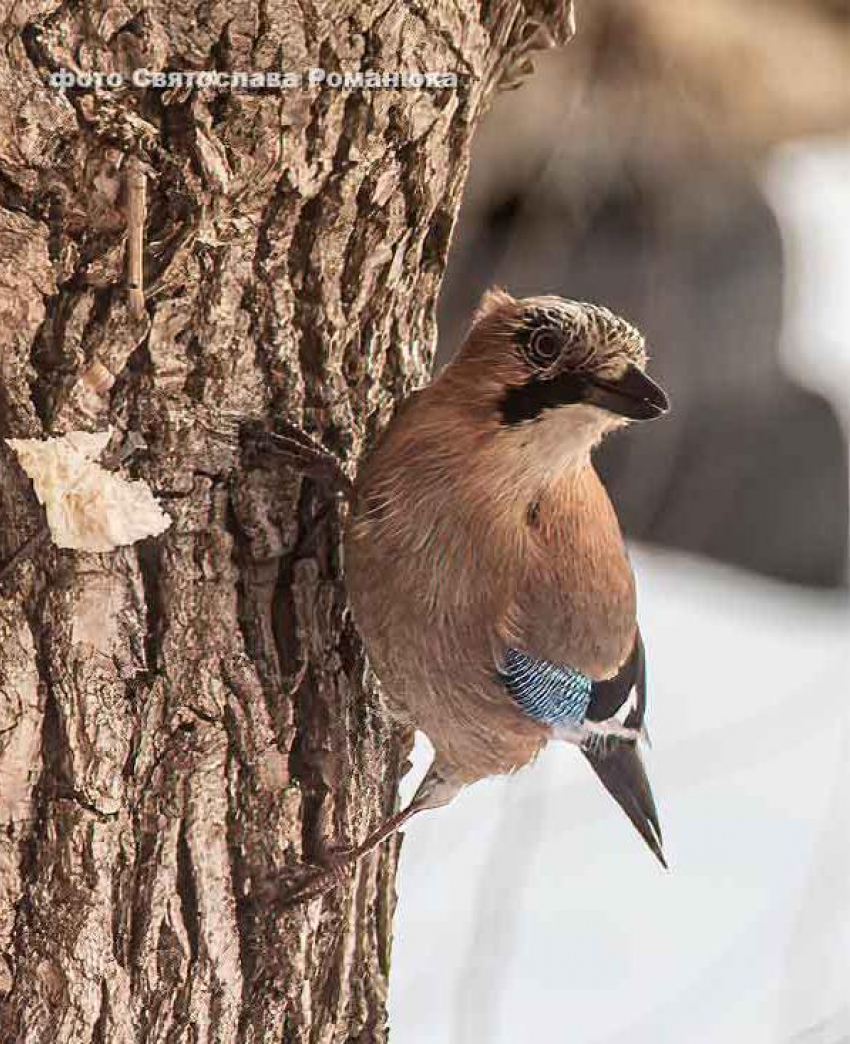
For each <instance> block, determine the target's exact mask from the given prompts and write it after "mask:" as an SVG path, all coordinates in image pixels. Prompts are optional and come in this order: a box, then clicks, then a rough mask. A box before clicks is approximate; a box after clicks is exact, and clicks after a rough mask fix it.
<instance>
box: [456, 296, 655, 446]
mask: <svg viewBox="0 0 850 1044" xmlns="http://www.w3.org/2000/svg"><path fill="white" fill-rule="evenodd" d="M646 361H647V356H646V347H645V344H644V339H643V337H642V336H641V334H640V333H639V331H638V330H636V329H635V327H634V326H632V325H631V324H630V323H628V322H626V321H625V320H624V319H621V318H620V317H619V316H617V315H614V314H613V313H612V312H610V311H608V309H607V308H602V307H601V306H599V305H595V304H587V303H584V302H578V301H567V300H564V299H563V298H560V297H531V298H525V299H515V298H513V297H511V296H510V295H509V294H507V293H505V292H504V291H501V290H491V291H489V292H488V293H487V294H485V296H484V298H483V300H482V302H481V304H480V306H479V308H478V311H477V312H476V314H475V317H474V319H473V324H472V329H471V330H470V332H469V335H468V337H467V339H466V341H465V342H464V344H463V345H462V346H461V348H460V350H459V352H458V354H457V355H456V357H455V359H454V360H453V361H452V363H451V364H450V365H449V366H448V367H447V371H453V372H452V373H451V374H450V373H448V372H447V373H446V376H447V377H448V378H449V380H450V382H451V383H452V384H453V385H454V386H455V388H457V389H458V390H460V389H461V388H464V387H465V389H466V392H467V394H468V400H467V401H468V402H469V403H470V404H471V403H472V402H473V401H474V402H475V403H476V406H475V409H476V412H477V413H478V414H479V416H480V417H481V419H482V420H484V421H485V423H486V424H487V426H488V428H489V429H490V430H493V431H495V432H496V433H498V435H499V437H500V441H502V440H506V441H507V443H508V444H510V443H514V444H516V445H517V446H518V447H520V446H521V447H522V448H523V450H524V452H525V453H526V454H527V453H528V452H529V451H531V452H535V451H537V452H539V453H540V454H545V455H546V456H547V457H548V459H550V460H551V461H552V462H553V463H559V462H560V463H566V462H568V461H569V460H570V459H585V458H586V456H587V454H589V452H590V450H591V449H592V447H593V446H594V445H595V444H596V443H597V442H599V440H600V439H601V438H602V437H603V436H604V435H605V434H606V433H607V432H609V431H611V430H612V429H614V428H617V427H620V426H621V425H623V424H625V423H628V422H629V421H636V420H651V419H653V418H655V417H660V416H661V415H662V414H663V413H665V412H666V411H667V409H668V402H667V396H666V395H665V394H664V392H663V391H662V389H661V388H660V387H659V386H658V385H657V384H656V383H655V382H654V381H653V380H651V379H650V378H649V377H648V376H647V375H646V373H645V372H644V370H645V367H646Z"/></svg>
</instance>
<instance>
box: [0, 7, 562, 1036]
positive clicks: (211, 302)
mask: <svg viewBox="0 0 850 1044" xmlns="http://www.w3.org/2000/svg"><path fill="white" fill-rule="evenodd" d="M570 26H571V11H570V10H569V5H568V4H567V3H566V2H559V0H525V2H523V3H521V2H517V0H489V2H481V3H472V2H471V0H457V2H454V3H449V2H446V0H433V2H432V3H429V4H426V5H420V4H419V3H413V2H401V0H399V2H391V3H389V4H380V5H377V6H376V7H375V8H373V5H371V4H370V3H368V2H364V0H348V2H337V3H330V2H323V0H318V2H310V3H301V2H293V3H290V2H289V0H281V2H279V3H267V2H263V0H229V2H228V3H224V2H218V0H212V2H210V3H204V4H193V3H186V2H178V3H176V4H175V3H171V2H168V0H152V2H149V3H146V4H141V3H139V4H134V3H117V4H116V3H114V2H109V0H90V2H89V3H86V4H82V3H79V2H78V0H64V2H59V0H27V2H25V3H21V4H6V5H4V12H3V23H2V30H0V31H2V43H3V47H2V50H0V95H2V98H0V318H1V319H2V321H0V436H2V437H18V438H20V437H37V436H41V435H45V434H57V433H62V432H65V431H68V430H72V429H75V428H84V429H87V430H103V428H104V427H105V426H106V425H107V424H112V425H113V426H115V427H116V428H117V429H118V431H119V432H121V433H128V432H134V433H137V435H139V436H141V439H143V440H144V441H143V444H141V446H140V447H139V446H137V449H136V451H135V453H134V454H133V455H132V456H131V457H130V458H129V460H127V461H126V462H125V464H124V465H123V467H124V471H125V473H126V474H129V475H132V476H133V477H141V478H144V479H145V480H147V481H148V482H149V483H150V484H151V486H152V487H153V489H154V490H155V491H156V492H157V494H158V496H159V497H160V498H161V499H162V501H163V503H164V504H165V505H166V506H167V509H168V510H169V512H170V513H171V515H172V516H173V518H174V523H173V525H172V527H171V528H170V529H169V530H168V532H167V533H166V534H165V535H164V536H163V537H160V538H158V539H156V540H149V541H146V542H144V543H142V544H139V545H134V546H131V547H129V548H124V549H121V550H119V551H117V552H115V553H112V554H104V555H97V554H83V553H75V552H67V551H59V550H57V549H56V548H55V547H53V546H52V545H47V546H46V547H43V548H41V549H40V550H39V551H38V552H37V553H36V554H34V555H31V556H30V557H29V558H26V559H21V560H20V561H19V562H18V563H17V564H16V565H15V567H14V568H13V569H12V570H11V571H9V572H7V573H6V574H5V575H4V576H3V579H2V581H0V816H1V817H2V820H3V827H2V837H0V953H1V954H2V956H0V991H1V995H2V1002H0V1003H2V1007H0V1039H2V1041H3V1042H7V1041H8V1042H19V1044H48V1042H53V1041H59V1042H71V1041H86V1042H93V1044H106V1042H113V1041H116V1042H117V1041H120V1042H137V1041H138V1042H141V1041H145V1042H149V1041H150V1042H153V1041H168V1042H171V1044H175V1042H178V1041H194V1042H201V1041H204V1042H205V1041H246V1042H247V1041H253V1042H259V1041H266V1040H269V1041H271V1040H284V1041H308V1040H309V1041H344V1040H350V1041H354V1040H357V1041H375V1040H384V1039H385V1038H386V1028H385V1022H386V1018H385V1000H386V991H387V977H388V970H389V963H388V962H389V951H390V940H391V922H392V915H393V909H394V905H395V894H394V885H393V879H394V873H395V867H396V861H397V857H398V843H392V844H389V845H387V846H385V847H384V848H383V849H382V850H381V852H380V853H379V854H378V855H377V856H376V857H375V858H373V859H371V860H370V861H368V862H367V863H365V864H364V865H363V866H362V867H361V868H360V869H359V871H358V872H357V874H356V875H355V877H354V878H353V879H352V880H351V882H350V885H349V887H347V888H342V889H340V890H338V891H337V892H336V893H334V894H332V895H331V896H328V897H327V898H326V899H324V900H322V901H318V902H314V903H312V904H310V905H309V906H307V907H304V908H297V909H291V910H286V911H284V912H279V913H277V912H274V911H272V910H270V909H268V908H267V907H265V906H264V905H263V903H258V902H257V901H256V896H257V894H258V893H263V894H265V886H264V883H266V884H267V882H269V881H272V882H274V881H275V880H277V879H279V878H280V877H281V875H283V874H285V873H286V871H287V869H288V868H289V869H291V868H293V867H297V866H298V865H300V864H301V863H302V861H316V860H319V859H320V858H321V856H322V854H323V852H324V850H325V849H326V848H327V846H332V845H334V844H340V843H346V842H350V841H352V840H356V839H358V838H359V837H361V836H363V834H364V833H365V832H366V830H367V828H368V827H369V826H370V825H372V824H374V823H375V822H376V821H377V820H378V819H379V818H381V817H383V816H384V815H386V814H387V813H389V812H390V811H391V808H392V805H393V801H394V797H395V793H396V786H397V782H398V779H399V775H400V772H401V769H402V766H403V762H404V758H405V756H406V755H405V744H406V742H407V741H408V738H407V737H403V736H399V735H396V734H394V733H393V731H392V730H391V728H390V727H389V725H388V724H387V722H386V721H385V719H384V717H383V715H382V713H381V708H380V698H379V696H378V694H377V693H376V691H375V688H374V684H373V681H372V679H371V678H370V677H369V675H368V672H367V670H366V665H365V661H364V656H363V651H362V648H361V646H360V643H359V640H358V638H357V635H356V632H355V631H354V629H353V626H352V623H351V620H350V618H349V616H348V615H347V612H346V603H345V595H344V590H343V587H342V585H341V563H340V561H339V555H338V538H339V516H338V513H337V514H335V513H333V512H331V514H330V516H329V517H328V519H327V521H325V522H323V523H322V524H321V526H319V527H317V528H316V536H315V539H314V540H312V542H309V541H308V542H307V543H305V541H304V539H303V537H304V534H305V533H307V532H309V531H310V530H311V519H312V517H313V516H314V513H315V512H316V511H318V510H321V509H322V508H323V506H324V502H323V500H322V494H321V492H320V491H318V490H316V489H315V488H314V487H313V486H312V485H311V484H309V483H307V482H302V481H301V480H300V479H299V478H297V477H296V476H294V475H291V474H280V473H274V472H273V471H271V470H269V469H264V468H263V467H259V466H255V467H254V468H252V469H251V468H247V467H245V466H244V465H243V464H240V461H239V459H238V456H237V454H236V452H235V451H234V449H233V448H232V446H230V445H228V443H227V441H226V440H222V439H220V438H219V437H217V435H216V432H217V431H219V430H225V429H226V428H227V426H228V424H230V423H231V422H232V420H233V418H234V417H236V418H238V417H246V416H262V417H266V418H269V417H274V416H284V417H287V418H289V419H290V420H294V421H296V422H298V423H302V424H303V425H304V426H305V427H306V428H308V429H311V430H314V431H316V432H317V433H318V434H319V435H320V436H321V438H322V439H323V440H324V441H325V442H326V444H328V445H329V446H332V447H333V448H334V449H335V450H337V451H338V452H339V453H340V455H341V456H342V457H343V458H344V460H345V461H347V462H349V463H351V464H353V462H354V461H356V459H357V457H358V455H359V454H360V452H361V451H362V449H363V448H364V446H366V445H368V442H369V439H370V438H371V437H372V436H373V435H374V433H375V431H376V430H377V429H378V428H379V427H380V425H381V424H382V423H383V422H384V420H385V419H386V417H387V416H388V414H389V412H390V411H391V409H392V407H393V404H394V402H395V401H396V400H397V399H398V398H399V396H401V395H403V394H404V393H406V392H407V391H409V390H410V389H411V388H412V387H413V386H415V385H416V384H418V383H420V382H421V381H422V380H423V379H424V378H425V377H426V375H427V372H428V368H429V364H430V361H431V358H432V352H433V347H434V340H435V322H434V304H435V297H436V294H437V291H438V288H439V284H440V279H441V276H442V272H443V268H444V265H445V260H446V252H447V248H448V244H449V239H450V235H451V231H452V227H453V223H454V219H455V215H456V212H457V208H458V205H459V201H460V194H461V190H462V186H463V182H464V176H465V171H466V165H467V159H468V152H469V144H470V136H471V134H472V132H473V129H474V127H475V125H476V122H477V121H478V119H479V118H480V116H481V114H482V111H483V109H484V106H485V105H486V103H487V101H488V99H489V98H490V97H491V95H492V92H493V91H494V90H495V89H496V88H497V87H498V85H499V84H500V83H502V84H508V85H509V84H511V83H513V82H514V80H515V79H516V77H517V75H518V74H521V73H522V72H523V71H524V66H525V62H526V56H527V52H528V51H529V50H532V49H534V48H536V47H540V46H546V45H551V44H553V43H556V44H558V43H562V42H564V41H565V40H566V39H567V37H568V36H569V34H570V31H571V29H570ZM281 64H283V66H284V67H285V68H288V69H296V70H301V69H306V68H309V67H311V66H320V67H324V68H327V69H354V68H359V67H371V68H375V69H378V70H396V69H411V70H412V69H418V70H424V69H430V70H447V71H454V72H457V73H458V74H460V76H461V83H460V86H459V87H458V89H456V90H450V89H446V90H437V91H433V90H431V91H428V90H423V91H392V90H390V91H373V92H364V91H358V90H354V91H348V92H346V91H332V90H328V89H324V90H318V89H313V90H306V91H298V90H290V91H282V92H281V91H278V92H268V93H250V92H242V93H238V92H237V93H222V92H216V91H198V90H193V91H189V92H182V93H181V92H179V91H172V92H171V93H170V94H169V93H165V92H163V91H161V90H156V89H137V88H120V89H115V90H109V89H107V90H94V89H74V90H70V91H68V92H67V93H65V94H62V93H60V92H58V91H57V90H55V89H52V88H50V87H48V86H46V85H45V77H46V76H47V74H49V73H50V72H51V71H56V70H57V69H58V68H60V67H65V68H70V69H84V70H99V71H103V72H109V71H114V70H118V71H121V72H123V73H125V74H127V75H129V74H130V73H131V72H132V70H133V69H137V68H141V67H145V68H148V69H154V70H156V69H195V70H198V69H216V68H217V69H259V70H262V69H270V68H280V67H281ZM131 158H134V161H135V160H138V161H140V162H141V164H142V166H143V169H144V170H145V171H146V173H147V182H148V195H149V210H148V219H147V226H146V230H145V242H146V249H145V268H146V275H147V288H146V307H145V309H144V311H143V314H141V315H135V316H134V314H133V313H132V311H131V309H130V308H129V307H128V297H127V291H126V285H125V276H124V264H125V253H126V239H127V236H126V221H125V214H126V200H125V189H124V186H125V184H126V180H127V179H126V174H127V170H128V165H129V163H130V160H131ZM41 525H42V513H41V508H40V507H39V506H38V504H37V502H36V500H35V498H34V495H33V493H32V488H31V486H30V483H29V481H28V479H27V478H26V476H25V475H24V474H23V472H22V471H21V470H20V468H19V467H18V464H17V462H16V459H15V457H14V455H13V454H12V452H11V451H10V450H9V449H8V447H6V445H5V443H2V442H0V527H1V528H0V562H3V561H6V560H8V558H9V557H10V556H11V555H12V554H13V552H14V551H15V550H16V549H17V548H18V547H19V546H20V545H21V544H22V543H23V542H24V541H25V540H26V539H27V538H28V537H29V536H30V535H31V534H33V533H35V532H36V531H37V530H38V528H39V526H41Z"/></svg>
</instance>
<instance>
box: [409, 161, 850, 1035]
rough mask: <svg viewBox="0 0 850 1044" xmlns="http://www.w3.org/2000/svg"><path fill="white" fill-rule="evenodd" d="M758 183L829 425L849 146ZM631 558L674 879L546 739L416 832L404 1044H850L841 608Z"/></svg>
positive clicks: (797, 359)
mask: <svg viewBox="0 0 850 1044" xmlns="http://www.w3.org/2000/svg"><path fill="white" fill-rule="evenodd" d="M765 188H766V190H767V192H768V195H769V197H770V199H771V201H772V202H773V205H774V206H775V208H776V210H777V212H778V214H779V216H780V221H781V225H782V230H783V236H784V238H785V240H786V246H787V251H788V256H787V264H788V268H787V272H788V276H787V279H788V295H787V298H786V299H787V301H788V309H789V310H788V314H787V315H786V316H785V319H784V325H785V333H784V353H785V361H786V364H787V365H788V367H789V368H791V369H793V371H794V373H795V374H796V375H797V376H798V377H799V379H800V380H801V381H803V382H805V383H807V384H810V385H811V386H812V387H814V388H817V389H819V390H821V391H823V392H825V393H826V394H827V395H829V396H830V398H831V399H832V400H833V402H834V403H835V405H836V406H837V407H838V408H839V410H840V411H841V414H842V417H843V418H844V421H845V424H846V422H847V421H848V420H850V144H848V143H847V142H836V141H835V140H821V141H807V142H805V143H803V144H798V145H794V146H793V147H785V148H783V149H781V150H779V151H778V152H777V153H776V154H775V156H774V158H773V160H772V161H771V162H770V164H769V167H768V170H767V174H766V177H765ZM633 559H634V563H635V568H636V572H637V576H638V590H639V605H640V617H641V624H642V629H643V633H644V636H645V640H646V644H647V649H648V653H649V682H650V700H651V716H650V719H649V723H650V732H651V735H652V738H653V744H654V746H653V749H652V751H650V752H649V753H648V756H647V760H648V767H649V772H650V775H651V778H652V781H653V786H654V790H655V793H656V797H657V800H658V805H659V811H660V814H661V819H662V826H663V828H664V834H665V842H666V850H667V853H668V858H669V861H670V865H671V869H670V871H669V872H666V873H665V872H664V871H663V870H661V869H660V868H659V867H658V866H657V865H656V863H655V862H654V860H653V858H652V856H651V855H650V853H649V852H648V851H647V850H646V849H645V847H644V846H643V842H642V841H641V840H640V838H639V837H638V836H637V834H636V833H635V832H634V831H633V829H632V827H631V825H630V824H629V823H628V821H627V820H626V819H625V817H624V816H623V815H622V813H621V812H620V811H619V809H618V808H617V807H616V805H615V804H614V802H613V801H612V800H611V799H610V798H609V797H608V795H607V794H606V793H605V792H604V791H603V790H602V788H601V786H599V784H598V783H597V782H596V781H595V779H594V778H593V776H592V773H591V772H590V769H589V768H588V766H586V765H585V763H584V762H583V759H582V758H581V757H580V756H579V755H578V754H577V752H575V751H574V750H571V749H569V748H567V747H565V746H560V745H559V746H552V747H551V748H550V749H549V750H548V751H547V752H546V753H545V755H544V756H543V757H542V758H541V759H540V760H539V761H538V762H537V764H535V765H534V766H532V767H531V768H530V769H527V770H525V771H523V772H521V773H520V774H519V775H517V776H516V777H514V778H511V779H501V780H496V781H491V782H489V783H486V784H481V785H479V786H477V787H475V788H473V789H471V790H470V791H468V792H467V793H465V794H464V795H462V796H461V797H460V798H459V799H457V800H456V802H455V803H454V804H453V805H451V806H450V807H449V808H447V809H444V810H440V811H436V812H433V813H429V814H426V815H425V816H422V817H420V818H419V819H417V820H414V822H413V823H412V824H411V826H410V828H409V829H408V830H407V836H406V840H405V843H404V847H403V853H402V862H401V872H400V877H399V885H398V887H399V895H400V902H399V908H398V914H397V919H396V932H395V949H394V959H393V979H392V984H391V994H390V1006H391V1025H392V1032H393V1039H394V1040H395V1041H396V1042H397V1044H426V1042H428V1044H473V1042H474V1044H478V1042H487V1044H516V1042H518V1041H535V1042H536V1044H548V1042H556V1041H558V1042H560V1041H569V1042H570V1044H601V1042H611V1044H614V1042H620V1041H624V1040H628V1041H629V1042H630V1044H739V1042H740V1044H785V1042H791V1041H795V1042H803V1044H839V1042H843V1041H848V1040H850V1000H848V993H847V976H848V971H850V807H848V783H850V771H848V755H850V728H849V726H850V702H848V680H849V679H850V603H848V600H847V597H846V594H844V593H841V592H839V593H829V592H826V593H823V592H814V591H812V592H809V591H807V590H806V589H803V588H799V587H791V586H784V585H782V584H780V583H777V582H774V581H769V580H764V579H760V578H756V577H754V576H752V575H751V574H748V573H743V572H737V571H735V570H733V569H730V568H728V567H724V566H718V565H715V564H711V563H708V562H707V561H703V560H701V559H698V558H694V557H688V556H684V555H677V554H674V553H671V552H660V551H657V550H653V549H649V548H645V547H637V548H633ZM418 749H419V748H418ZM421 753H422V755H423V756H424V754H425V752H424V750H423V751H422V752H421ZM417 768H418V770H419V771H418V772H417V774H416V776H417V778H418V776H419V775H421V772H422V771H423V770H424V761H423V758H422V757H420V758H419V759H418V765H417ZM415 782H416V780H415V779H413V778H412V777H411V778H410V779H409V780H408V781H407V787H406V792H405V793H406V794H407V793H409V792H410V791H411V789H412V787H413V786H414V785H415Z"/></svg>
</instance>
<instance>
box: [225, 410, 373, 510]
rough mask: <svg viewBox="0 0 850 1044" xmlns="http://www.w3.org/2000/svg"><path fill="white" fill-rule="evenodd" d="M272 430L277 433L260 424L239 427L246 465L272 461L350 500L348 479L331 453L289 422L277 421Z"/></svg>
mask: <svg viewBox="0 0 850 1044" xmlns="http://www.w3.org/2000/svg"><path fill="white" fill-rule="evenodd" d="M275 427H276V429H277V430H275V431H269V430H268V428H267V427H266V426H265V425H264V423H263V422H262V421H248V422H246V423H244V424H243V425H242V426H241V428H240V432H239V438H240V442H241V444H242V447H243V449H244V450H245V454H246V457H247V460H248V462H249V463H250V462H252V461H260V460H263V459H264V458H265V459H269V458H274V459H275V460H278V461H280V462H281V463H283V464H284V465H286V466H287V467H290V468H292V469H293V470H294V471H297V472H299V473H300V474H302V475H306V476H307V477H308V478H311V479H313V480H314V481H316V482H318V483H320V484H321V485H324V486H327V487H328V488H330V489H331V490H332V491H333V492H334V493H341V494H342V495H343V496H345V497H346V499H348V500H350V499H351V496H352V492H353V487H352V483H351V479H350V478H349V477H348V475H346V473H345V472H344V471H343V469H342V465H341V464H340V462H339V460H338V459H337V458H336V457H335V456H334V454H333V453H331V452H330V451H329V450H327V449H325V447H324V446H322V445H321V443H319V442H317V441H316V440H315V439H314V438H313V437H312V436H311V435H308V434H307V432H306V431H302V429H301V428H299V427H297V426H296V425H294V424H290V423H289V422H288V421H277V422H276V423H275Z"/></svg>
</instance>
